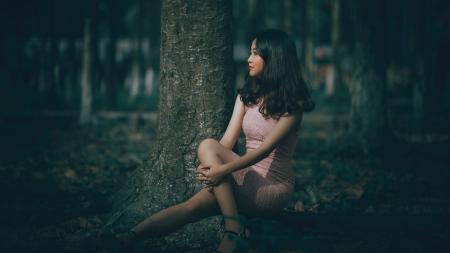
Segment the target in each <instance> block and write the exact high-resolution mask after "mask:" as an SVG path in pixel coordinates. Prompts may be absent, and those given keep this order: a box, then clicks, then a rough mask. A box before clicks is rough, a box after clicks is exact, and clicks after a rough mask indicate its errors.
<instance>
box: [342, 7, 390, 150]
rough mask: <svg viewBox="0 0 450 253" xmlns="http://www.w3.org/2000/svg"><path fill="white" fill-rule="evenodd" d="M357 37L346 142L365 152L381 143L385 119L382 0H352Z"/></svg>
mask: <svg viewBox="0 0 450 253" xmlns="http://www.w3.org/2000/svg"><path fill="white" fill-rule="evenodd" d="M354 7H355V8H354V9H355V12H354V13H353V18H354V24H355V29H356V30H355V36H356V41H355V45H354V60H355V63H354V68H353V77H352V80H353V82H352V85H351V89H350V92H351V112H350V127H349V135H348V136H349V137H350V140H351V141H349V143H350V145H351V146H353V147H355V148H356V149H359V150H362V151H363V152H364V153H370V152H372V151H374V150H376V149H377V148H379V147H381V146H382V144H383V139H384V138H385V137H386V134H387V122H386V101H385V100H386V97H385V95H386V93H385V87H386V82H385V79H386V78H385V75H386V74H385V73H386V58H387V57H386V52H385V50H386V46H385V44H386V43H385V42H386V38H385V36H384V35H386V31H385V24H386V23H385V22H386V21H385V18H386V17H385V15H386V13H385V11H386V9H385V2H384V1H370V2H365V1H364V2H362V1H354Z"/></svg>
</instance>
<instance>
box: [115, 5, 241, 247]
mask: <svg viewBox="0 0 450 253" xmlns="http://www.w3.org/2000/svg"><path fill="white" fill-rule="evenodd" d="M161 14H162V16H161V24H162V27H161V61H160V69H161V73H160V102H159V117H158V129H157V140H156V142H155V145H154V146H153V148H152V150H151V151H150V156H149V158H148V160H147V161H146V162H145V164H144V165H143V166H141V167H140V168H138V169H137V170H136V171H135V172H134V174H133V176H132V177H131V178H130V179H129V180H128V181H127V183H126V185H125V187H123V188H122V189H121V191H119V192H118V193H117V194H116V195H115V196H114V198H113V205H114V212H113V213H112V215H111V216H110V219H109V222H108V224H107V225H110V226H112V227H114V228H116V229H119V230H120V229H130V228H131V227H132V226H134V225H135V224H136V223H137V222H139V221H141V220H142V219H143V218H145V217H147V216H149V215H150V214H153V213H154V212H156V211H158V210H160V209H162V208H165V207H168V206H171V205H174V204H177V203H180V202H181V201H184V200H186V199H188V198H189V197H191V196H192V195H193V194H194V193H196V192H197V191H198V190H199V189H200V187H199V184H198V183H197V182H196V180H195V178H194V177H195V175H194V174H195V170H196V167H197V165H198V164H197V158H196V151H197V146H198V143H199V142H200V141H201V140H203V139H205V138H208V137H212V138H219V137H220V136H221V134H222V133H223V130H224V128H225V127H226V123H227V121H228V118H229V115H230V109H231V107H232V102H233V98H232V94H231V91H232V90H233V89H232V87H231V84H232V77H233V75H232V70H233V67H232V65H233V61H232V55H233V54H232V40H231V4H230V1H225V0H224V1H203V0H192V1H181V0H166V1H163V4H162V12H161ZM213 228H217V224H216V222H211V221H209V222H208V221H203V222H202V224H201V225H195V226H190V225H189V226H186V227H185V228H184V229H182V230H181V232H180V233H178V234H174V235H175V236H170V237H166V239H167V240H169V241H172V240H174V241H181V242H186V241H192V240H200V241H202V240H211V239H214V240H216V239H217V236H216V233H214V230H212V229H213Z"/></svg>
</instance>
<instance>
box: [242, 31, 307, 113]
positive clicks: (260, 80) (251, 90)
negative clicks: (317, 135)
mask: <svg viewBox="0 0 450 253" xmlns="http://www.w3.org/2000/svg"><path fill="white" fill-rule="evenodd" d="M254 40H255V43H256V51H257V53H258V54H259V55H260V56H261V57H262V59H263V60H264V70H263V73H262V74H261V75H260V76H258V77H255V78H252V77H250V76H249V74H248V72H247V75H246V78H245V79H246V80H245V84H244V86H243V87H242V88H241V89H238V94H240V95H241V100H242V102H243V103H244V104H245V105H246V106H248V105H256V104H259V103H260V102H261V104H260V107H259V111H260V112H261V113H262V114H263V115H264V117H266V118H268V117H272V118H275V119H278V118H279V117H281V116H283V115H284V114H286V113H289V114H290V113H292V112H295V111H298V110H301V112H310V111H312V110H313V109H314V102H313V101H312V99H311V94H310V89H309V87H308V85H307V84H306V82H305V80H304V79H303V76H302V74H301V72H300V63H299V60H298V58H297V50H296V48H295V44H294V42H293V41H292V40H291V39H290V38H289V36H288V35H287V34H286V33H285V32H283V31H281V30H275V29H270V30H264V31H261V32H259V33H258V34H256V36H255V37H254Z"/></svg>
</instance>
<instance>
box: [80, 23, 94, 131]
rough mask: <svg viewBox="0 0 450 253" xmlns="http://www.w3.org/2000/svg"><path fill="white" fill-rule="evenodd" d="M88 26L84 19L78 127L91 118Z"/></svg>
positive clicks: (90, 57)
mask: <svg viewBox="0 0 450 253" xmlns="http://www.w3.org/2000/svg"><path fill="white" fill-rule="evenodd" d="M90 26H91V24H90V20H89V19H88V18H86V20H85V24H84V41H83V60H82V62H83V63H82V68H81V98H80V100H81V104H80V119H79V123H80V125H86V124H87V123H89V122H90V121H91V118H92V85H91V83H92V52H91V50H92V48H91V31H90Z"/></svg>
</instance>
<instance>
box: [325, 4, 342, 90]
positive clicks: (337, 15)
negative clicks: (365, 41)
mask: <svg viewBox="0 0 450 253" xmlns="http://www.w3.org/2000/svg"><path fill="white" fill-rule="evenodd" d="M332 4H333V10H332V22H331V43H332V48H333V60H332V64H331V68H330V74H329V76H327V81H326V86H325V87H326V89H325V91H326V92H325V93H326V95H327V96H333V95H334V94H335V91H336V89H337V88H338V87H340V86H341V66H340V62H339V61H340V55H339V52H340V46H341V1H340V0H334V1H333V3H332Z"/></svg>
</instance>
